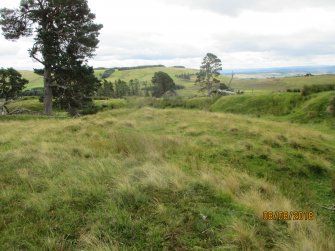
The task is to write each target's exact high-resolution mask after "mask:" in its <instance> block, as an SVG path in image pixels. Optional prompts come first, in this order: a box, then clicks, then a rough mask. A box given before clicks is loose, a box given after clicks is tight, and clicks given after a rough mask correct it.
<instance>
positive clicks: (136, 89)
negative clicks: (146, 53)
mask: <svg viewBox="0 0 335 251" xmlns="http://www.w3.org/2000/svg"><path fill="white" fill-rule="evenodd" d="M129 88H130V93H129V95H130V96H140V81H139V80H138V79H134V80H133V79H131V80H130V81H129Z"/></svg>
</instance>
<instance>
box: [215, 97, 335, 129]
mask: <svg viewBox="0 0 335 251" xmlns="http://www.w3.org/2000/svg"><path fill="white" fill-rule="evenodd" d="M334 96H335V92H333V91H332V92H322V93H316V94H313V95H311V96H308V97H302V96H301V95H300V94H297V93H266V94H247V95H241V96H231V97H222V98H220V99H219V100H218V101H216V102H215V103H214V104H213V105H212V106H211V107H210V110H211V111H216V112H231V113H238V114H248V115H254V116H262V117H263V116H281V117H282V119H284V120H289V121H292V122H302V123H311V122H315V123H320V122H322V123H326V124H328V126H330V127H331V128H333V129H335V118H334V117H332V116H331V115H330V113H329V112H327V109H328V106H329V102H330V99H331V98H332V97H334ZM272 118H273V117H272Z"/></svg>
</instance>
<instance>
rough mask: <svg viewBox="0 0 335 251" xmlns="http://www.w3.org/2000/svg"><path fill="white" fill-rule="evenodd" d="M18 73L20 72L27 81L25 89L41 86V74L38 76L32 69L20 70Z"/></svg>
mask: <svg viewBox="0 0 335 251" xmlns="http://www.w3.org/2000/svg"><path fill="white" fill-rule="evenodd" d="M20 73H21V74H22V77H23V78H25V79H27V80H28V81H29V84H28V85H27V87H26V89H32V88H36V87H42V86H43V77H42V76H39V75H37V74H35V73H34V72H32V71H20Z"/></svg>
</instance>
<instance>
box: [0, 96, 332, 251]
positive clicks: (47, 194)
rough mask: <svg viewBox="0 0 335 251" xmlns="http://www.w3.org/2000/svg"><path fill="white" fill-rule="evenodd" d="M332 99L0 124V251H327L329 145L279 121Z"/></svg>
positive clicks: (117, 103) (199, 104) (122, 111)
mask: <svg viewBox="0 0 335 251" xmlns="http://www.w3.org/2000/svg"><path fill="white" fill-rule="evenodd" d="M333 94H334V93H320V94H317V95H314V96H312V97H310V98H309V99H308V100H302V99H301V97H300V96H299V95H297V94H275V95H274V94H268V95H267V96H262V95H258V96H257V95H256V96H255V97H254V96H253V95H245V96H237V97H224V98H221V99H218V100H216V99H213V100H208V99H207V98H196V99H187V100H186V101H185V104H186V105H185V107H186V108H197V109H207V110H208V111H202V110H194V109H193V110H191V109H181V108H175V109H169V108H167V107H168V105H169V104H168V103H162V102H167V101H164V100H155V99H145V98H137V99H126V100H124V99H120V100H101V101H96V102H97V105H98V106H100V107H104V108H105V109H107V110H106V111H104V112H100V113H98V114H96V115H92V116H86V117H82V118H77V119H70V118H65V117H64V116H63V117H58V118H57V117H56V118H49V119H48V118H43V117H39V116H16V117H10V119H9V118H7V117H0V163H1V165H0V173H1V175H0V187H1V190H0V250H129V249H130V250H150V249H151V250H161V249H166V250H192V249H193V250H201V249H204V250H213V249H216V250H334V249H335V242H334V233H335V215H334V214H333V212H332V211H331V210H329V209H328V208H331V207H332V205H333V203H334V199H335V174H334V165H335V132H334V130H332V129H331V128H330V127H324V128H323V129H322V130H319V129H318V127H315V128H313V127H311V126H310V123H309V122H308V121H305V123H306V124H294V123H290V122H286V121H289V116H292V115H291V114H294V112H293V113H292V111H290V112H285V111H288V110H285V109H288V108H287V107H291V105H292V100H293V101H294V104H296V105H295V107H294V108H292V109H293V110H294V109H295V110H296V111H300V112H301V114H302V113H306V111H308V110H309V109H312V108H313V109H316V110H317V109H321V108H320V107H323V106H322V104H323V103H324V102H325V100H328V98H329V97H330V96H331V95H333ZM273 95H274V96H273ZM278 95H279V96H278ZM280 95H286V96H285V97H284V96H280ZM245 97H246V98H245ZM264 99H266V100H267V101H266V102H267V103H268V102H269V99H273V100H274V101H275V102H274V101H273V105H272V106H270V107H269V108H266V106H264V105H262V104H263V100H264ZM36 102H38V101H37V100H34V99H27V100H23V101H18V102H13V103H11V104H10V106H11V107H10V108H11V109H14V108H15V107H24V106H27V107H30V108H31V109H35V110H36V111H38V110H39V109H41V107H40V106H41V105H40V104H38V103H36ZM155 102H156V103H155ZM157 102H160V103H157ZM173 102H176V101H173ZM232 103H233V104H236V105H237V104H240V105H241V106H240V107H239V112H238V111H237V110H236V111H232V110H227V107H230V106H231V105H232ZM270 103H271V102H270ZM148 105H149V106H150V105H151V106H155V107H161V108H165V109H155V108H150V107H147V106H148ZM256 105H257V106H258V107H259V111H258V112H256V109H255V110H253V109H254V106H256ZM276 106H281V107H283V108H284V109H283V111H279V110H277V108H276ZM177 107H178V106H177ZM315 107H318V108H315ZM110 109H112V110H110ZM304 109H305V110H304ZM322 109H323V108H322ZM210 110H213V111H220V113H217V112H210ZM227 111H228V112H235V113H242V114H231V113H222V112H227ZM254 111H255V112H254ZM260 111H261V112H262V114H260ZM275 113H278V114H275ZM244 114H248V115H244ZM259 115H261V118H258V116H259ZM275 115H276V116H277V117H280V118H281V119H282V120H283V121H272V120H271V116H275ZM268 116H270V117H268ZM323 120H327V121H328V118H327V117H323ZM310 122H313V123H318V121H314V120H311V121H310ZM264 211H304V212H305V211H307V212H309V211H312V212H314V213H315V220H312V221H289V220H287V221H265V220H263V212H264Z"/></svg>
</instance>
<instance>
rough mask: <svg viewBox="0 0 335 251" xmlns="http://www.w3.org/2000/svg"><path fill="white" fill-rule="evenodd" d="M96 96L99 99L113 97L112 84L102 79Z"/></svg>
mask: <svg viewBox="0 0 335 251" xmlns="http://www.w3.org/2000/svg"><path fill="white" fill-rule="evenodd" d="M97 94H98V96H99V97H109V98H113V97H115V91H114V85H113V83H112V82H110V81H107V80H106V79H104V80H103V81H102V84H101V87H100V88H99V90H98V93H97Z"/></svg>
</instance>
